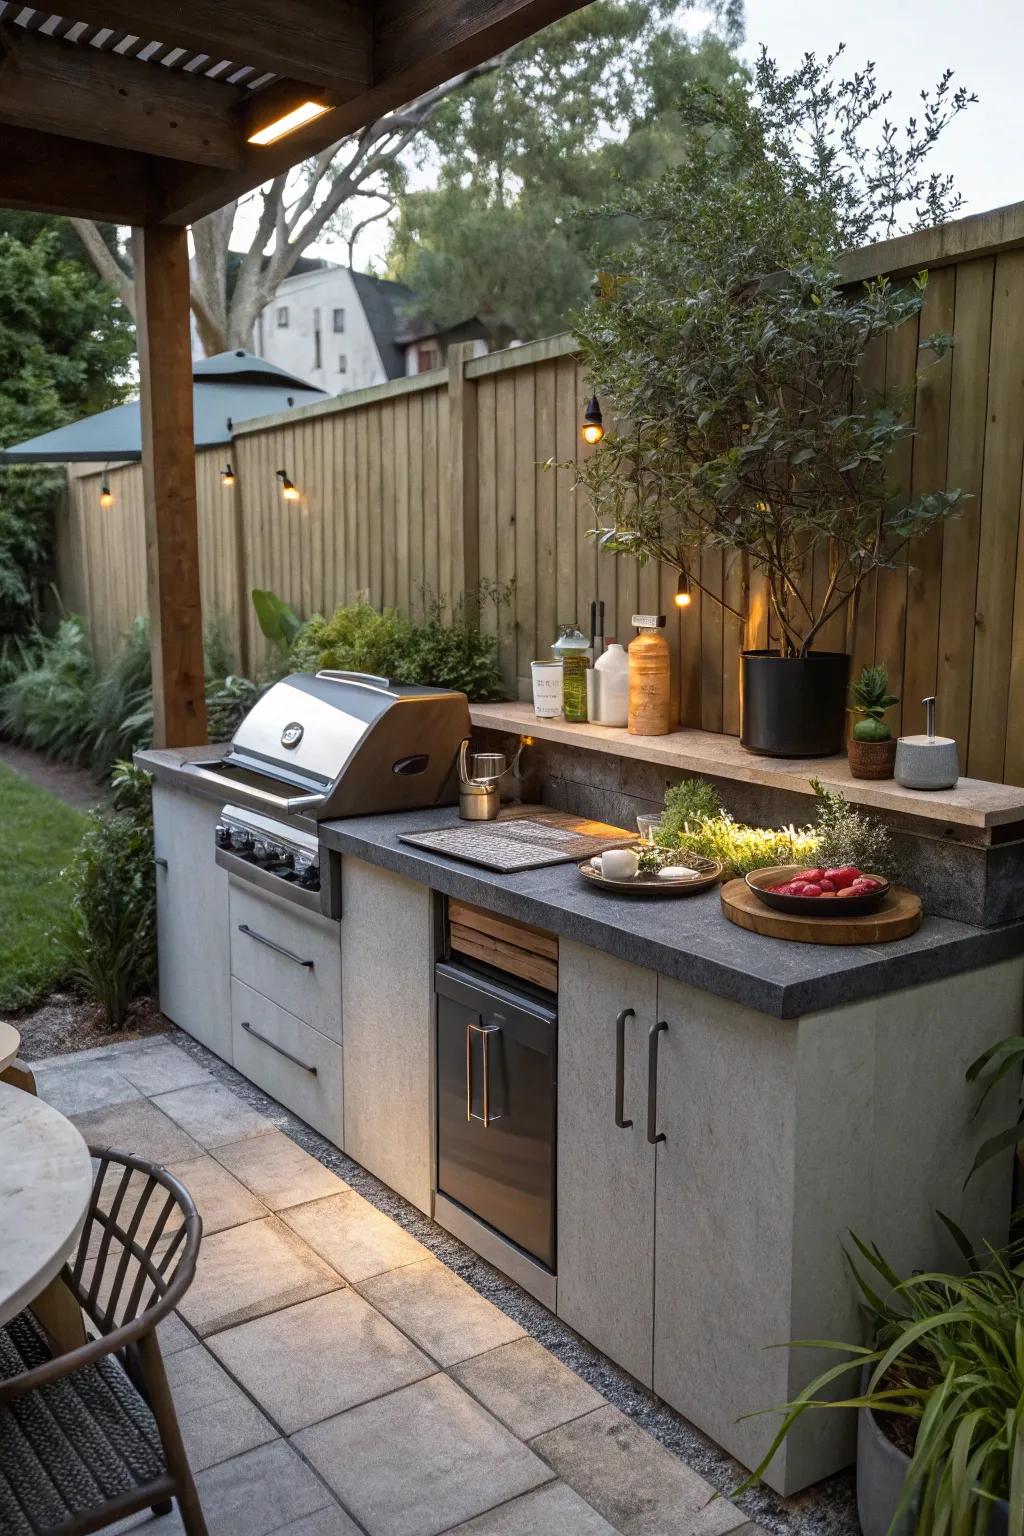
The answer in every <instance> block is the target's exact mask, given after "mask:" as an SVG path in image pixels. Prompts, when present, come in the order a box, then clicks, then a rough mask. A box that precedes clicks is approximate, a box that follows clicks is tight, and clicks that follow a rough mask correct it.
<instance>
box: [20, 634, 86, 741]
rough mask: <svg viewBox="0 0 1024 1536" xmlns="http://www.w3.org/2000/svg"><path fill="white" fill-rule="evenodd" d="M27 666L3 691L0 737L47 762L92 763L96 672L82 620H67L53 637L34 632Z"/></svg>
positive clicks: (28, 642) (29, 641)
mask: <svg viewBox="0 0 1024 1536" xmlns="http://www.w3.org/2000/svg"><path fill="white" fill-rule="evenodd" d="M22 660H23V662H24V665H23V666H22V667H21V669H20V670H17V671H16V672H15V673H14V676H13V677H11V678H10V679H9V680H8V682H7V683H5V684H4V686H3V688H2V689H0V731H2V732H3V734H4V735H5V736H9V737H11V738H12V739H13V740H14V741H20V742H23V743H24V744H25V745H26V746H29V747H34V748H35V750H36V751H37V752H45V753H46V755H47V756H48V757H54V758H57V759H59V760H62V761H64V762H70V763H76V764H78V763H82V762H85V761H87V760H88V758H89V756H90V750H91V735H90V724H91V708H92V692H93V688H94V686H95V682H96V669H95V666H94V664H93V660H92V656H91V655H90V652H89V646H88V643H87V641H86V638H85V631H84V629H83V627H82V621H81V619H77V618H68V619H62V620H61V622H60V624H58V626H57V629H56V631H55V633H54V634H53V635H52V636H47V635H44V634H43V633H42V632H41V631H40V630H35V631H33V633H32V634H31V635H30V636H29V638H28V639H27V640H26V642H25V644H24V650H23V652H22Z"/></svg>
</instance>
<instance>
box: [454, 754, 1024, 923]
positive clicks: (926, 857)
mask: <svg viewBox="0 0 1024 1536" xmlns="http://www.w3.org/2000/svg"><path fill="white" fill-rule="evenodd" d="M474 742H475V743H478V744H479V745H481V746H484V747H488V748H491V749H492V750H498V751H502V752H504V753H505V754H506V755H507V756H508V757H511V756H512V754H513V752H514V751H515V748H516V745H517V738H516V737H515V736H512V735H507V734H505V733H503V732H500V731H490V730H481V729H477V730H475V731H474ZM689 776H690V775H687V774H684V773H680V772H677V771H674V770H672V769H668V768H665V767H663V766H661V765H660V764H657V763H647V762H644V761H643V760H642V759H640V758H636V757H622V756H618V755H616V754H613V753H604V752H600V751H597V750H595V749H593V748H590V747H588V748H586V749H582V748H574V747H568V746H563V745H559V744H556V743H553V742H541V741H538V742H537V743H536V744H535V745H534V746H532V747H530V748H529V750H528V751H527V752H526V753H525V754H524V757H523V760H522V765H521V774H520V778H519V780H518V781H515V780H512V779H507V780H506V781H505V783H506V785H508V786H510V791H509V793H510V796H511V797H512V798H515V799H522V800H528V801H534V802H539V803H541V804H543V805H550V806H552V807H553V808H554V809H556V810H563V811H573V812H576V813H577V814H579V815H582V816H592V817H594V818H596V819H597V820H599V821H607V822H610V823H612V825H613V826H619V827H628V828H633V827H635V826H636V818H637V816H638V815H640V814H642V813H644V812H648V813H656V812H658V811H660V810H661V809H662V806H663V804H664V797H665V790H666V789H667V788H668V787H669V786H670V785H673V784H678V783H679V782H680V781H681V780H682V779H684V778H686V777H689ZM708 777H709V779H710V782H711V783H713V784H714V785H715V787H716V788H717V790H718V792H719V794H720V795H721V798H722V803H723V805H725V807H726V809H727V810H729V811H730V812H731V813H732V814H733V815H734V816H735V817H736V819H737V820H738V821H746V822H750V823H753V824H755V825H759V826H773V827H778V826H787V825H789V824H791V823H792V824H793V825H796V826H802V825H805V824H806V823H807V821H808V820H809V819H810V817H811V815H812V803H811V802H809V801H808V798H807V796H806V795H803V794H794V793H791V792H787V791H785V790H781V789H774V788H771V787H769V786H766V785H763V784H755V783H752V782H750V781H748V780H742V779H735V778H730V779H724V778H723V779H717V778H714V777H712V776H711V775H708ZM870 814H871V815H873V816H875V817H876V818H877V819H878V820H879V821H881V822H884V823H885V824H886V826H888V827H889V829H890V831H891V832H892V834H893V838H894V841H895V844H896V848H897V852H898V855H899V859H900V866H901V878H902V879H903V881H904V882H905V883H906V884H907V885H909V886H910V887H911V888H912V889H913V890H915V891H917V892H918V893H919V894H920V896H921V898H922V900H923V901H924V904H925V908H926V910H927V911H929V912H931V913H932V914H933V915H935V916H937V917H949V918H955V919H956V920H957V921H959V922H964V923H974V924H976V925H977V926H979V927H985V928H989V927H994V926H996V925H997V924H999V923H1005V922H1010V921H1012V920H1014V919H1017V918H1022V917H1024V841H1021V840H1013V841H1007V842H1003V843H996V844H995V845H992V844H990V843H989V842H988V841H987V840H986V839H984V838H982V837H981V836H980V835H979V834H978V833H977V832H974V831H972V830H971V829H969V828H965V827H953V826H949V825H948V824H946V823H943V822H938V823H928V822H925V821H924V820H914V819H913V818H910V817H906V816H900V815H896V814H894V813H892V812H888V811H882V810H879V811H872V812H871V813H870Z"/></svg>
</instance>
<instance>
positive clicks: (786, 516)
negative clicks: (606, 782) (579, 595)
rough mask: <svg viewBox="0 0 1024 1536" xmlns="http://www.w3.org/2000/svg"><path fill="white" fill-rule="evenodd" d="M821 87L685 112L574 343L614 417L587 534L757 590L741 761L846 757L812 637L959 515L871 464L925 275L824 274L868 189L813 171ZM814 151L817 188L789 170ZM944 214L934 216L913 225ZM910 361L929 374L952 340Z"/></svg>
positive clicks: (859, 222)
mask: <svg viewBox="0 0 1024 1536" xmlns="http://www.w3.org/2000/svg"><path fill="white" fill-rule="evenodd" d="M827 70H828V66H816V65H815V64H814V61H813V60H811V61H810V63H809V64H808V62H807V61H805V65H804V70H803V74H802V75H801V74H800V73H799V72H798V76H796V77H790V78H789V79H788V80H781V79H780V78H779V77H778V76H777V74H776V73H775V72H774V66H773V65H771V62H770V61H769V60H766V59H765V58H762V60H761V65H760V72H759V74H758V75H757V77H756V79H755V83H754V85H753V86H751V87H748V86H746V85H744V84H742V83H736V84H734V85H732V86H730V87H728V88H726V89H725V90H724V91H711V90H703V91H697V92H691V93H690V94H689V96H688V97H687V98H685V99H684V104H683V110H684V113H688V114H689V118H690V122H691V126H692V128H693V131H694V139H693V145H692V149H691V151H690V153H689V154H688V158H687V160H686V162H685V163H684V164H683V165H682V166H681V167H679V168H677V169H675V170H673V171H671V172H669V173H668V174H667V175H666V176H664V177H662V178H660V179H659V180H657V181H655V182H652V183H649V184H647V186H645V187H644V186H642V187H640V188H639V189H637V190H635V191H634V192H633V193H632V194H631V195H630V196H629V197H628V198H626V199H624V206H623V211H624V212H626V213H629V214H630V215H631V216H632V218H633V220H634V221H635V226H634V227H636V228H637V229H638V230H639V233H638V234H637V235H636V237H635V239H634V240H633V242H632V243H631V245H630V246H629V247H628V249H627V250H626V251H625V252H624V253H623V254H622V255H621V256H620V257H619V258H618V259H617V261H616V266H617V268H618V270H616V271H614V272H608V273H605V274H604V275H603V277H602V279H601V283H600V285H599V291H598V293H597V294H596V295H595V297H594V298H593V299H592V301H591V302H590V304H589V305H588V307H587V308H586V309H585V311H584V312H583V313H582V314H581V315H580V317H579V318H578V321H577V326H576V334H577V336H578V339H579V342H580V348H581V353H582V359H583V362H584V365H585V367H586V370H587V372H588V374H589V376H590V380H591V384H592V387H593V388H594V389H595V390H597V392H598V393H600V394H604V395H606V396H607V397H608V402H609V404H610V406H612V407H613V408H614V411H615V413H616V418H615V420H614V421H613V422H612V423H611V424H610V427H609V430H608V431H607V432H606V434H605V437H604V440H603V442H602V443H601V444H600V446H599V447H598V448H597V449H596V451H595V452H594V453H593V454H592V455H590V456H589V457H587V458H585V459H584V460H583V461H582V462H581V463H580V465H579V466H578V470H577V474H578V478H579V481H580V482H581V483H582V484H583V486H584V487H585V488H586V490H587V492H588V494H589V496H590V500H591V505H592V508H593V510H594V513H595V516H596V521H597V527H595V528H594V529H593V530H592V532H593V535H594V536H595V537H596V538H598V540H599V541H600V544H601V546H602V548H604V549H606V550H611V551H614V552H616V553H621V554H627V555H632V556H636V557H638V558H639V559H640V561H641V562H643V561H646V560H652V559H654V560H659V561H663V562H665V563H666V564H667V565H669V566H673V567H675V568H677V569H678V570H679V571H680V572H684V573H685V575H686V577H687V579H688V581H689V582H690V583H691V584H692V585H694V586H695V587H698V588H701V589H702V590H706V589H705V588H702V584H701V581H700V579H699V570H700V565H699V558H700V555H701V553H702V552H703V551H706V550H723V551H736V552H738V553H739V554H741V555H743V556H744V557H746V563H747V566H748V568H751V569H753V570H756V571H759V572H760V573H762V575H763V577H764V580H765V585H766V588H767V598H768V606H769V611H770V619H771V627H772V632H773V635H774V637H775V639H774V643H773V645H772V647H771V648H770V649H764V650H750V651H746V652H744V653H743V657H742V664H741V671H740V718H741V730H740V734H741V740H742V741H743V743H744V745H745V746H747V747H748V748H749V749H750V750H751V751H754V752H761V753H771V754H778V755H782V756H792V757H796V756H817V755H823V754H828V753H833V752H839V751H841V750H842V747H843V741H844V736H845V729H844V727H845V711H846V688H847V679H848V674H849V657H848V656H847V655H846V654H845V653H844V652H842V651H840V652H835V651H827V650H821V649H819V645H820V637H821V635H822V633H823V632H824V631H825V629H826V626H827V625H828V624H829V621H830V620H832V619H835V618H836V617H837V616H838V615H842V614H843V613H844V612H845V611H846V610H847V608H848V605H849V604H850V603H851V602H855V601H856V597H857V594H858V592H859V591H860V589H861V587H862V586H863V584H864V582H865V581H866V580H867V578H868V577H869V576H870V575H871V574H872V572H874V571H876V570H878V569H879V568H880V567H886V566H893V565H896V564H899V563H900V562H902V561H905V560H906V558H907V554H908V551H909V549H910V548H911V546H912V544H913V542H914V540H915V539H916V538H918V537H919V536H920V535H921V534H923V533H925V532H926V531H927V530H928V529H929V528H931V527H932V526H933V524H934V523H935V522H936V521H937V520H939V519H941V518H944V517H946V516H947V515H948V514H949V513H950V512H951V511H952V510H953V509H954V508H955V507H956V505H957V503H958V502H959V501H960V499H961V492H959V491H956V490H952V491H951V490H945V489H940V490H934V491H930V492H928V493H926V494H923V495H918V496H915V497H913V498H906V497H902V496H897V497H894V496H893V495H892V492H891V486H890V477H888V476H887V473H886V471H887V465H888V461H889V460H890V458H891V456H892V454H893V452H894V451H895V450H896V449H897V448H898V447H899V446H900V445H901V444H903V443H905V442H906V440H907V438H908V437H910V436H911V435H912V434H913V430H914V428H913V424H912V422H911V421H910V420H909V419H908V418H907V415H906V414H905V412H902V411H901V410H900V409H899V407H900V405H901V404H902V403H903V402H899V401H895V400H893V399H889V400H887V401H885V402H883V401H880V400H879V399H877V398H876V397H875V396H873V394H872V392H871V390H870V389H869V388H868V386H867V384H866V383H865V375H866V370H865V367H864V364H865V357H866V354H867V353H868V351H869V349H870V348H872V347H873V346H875V345H877V344H878V343H880V342H881V341H882V340H883V339H884V338H886V337H887V336H889V335H891V334H892V333H893V332H894V331H896V330H898V328H899V327H900V326H902V325H904V324H906V323H907V322H908V321H911V320H912V319H913V318H914V317H916V316H917V315H918V313H919V312H920V309H921V306H922V302H923V293H924V286H925V282H926V274H922V275H920V276H919V277H918V278H916V279H915V280H913V281H911V282H910V283H908V284H906V285H904V286H895V285H893V284H891V283H889V282H887V281H885V280H881V279H880V280H877V281H874V282H871V283H867V284H864V285H862V286H860V287H859V288H858V289H854V290H852V291H851V290H849V289H847V288H845V287H844V286H843V284H842V283H841V280H840V277H839V275H838V273H837V271H836V266H835V256H836V252H837V251H838V250H839V249H840V248H841V246H843V245H844V244H848V243H850V242H849V236H850V233H851V231H852V232H853V233H854V234H863V233H864V232H865V231H870V230H871V228H872V227H873V226H874V227H877V226H878V225H879V223H881V227H882V228H883V229H884V228H885V227H886V224H885V219H884V212H885V210H883V209H880V208H879V207H878V205H877V204H878V186H877V180H872V179H871V176H869V175H868V174H867V172H866V171H864V168H863V166H858V165H857V164H856V163H853V162H852V161H851V163H850V165H846V164H845V162H844V160H843V155H842V142H843V131H842V129H836V130H835V132H836V134H837V135H838V140H839V152H837V153H836V154H832V150H833V149H834V147H835V146H834V145H833V144H831V142H830V141H829V140H828V131H827V129H820V128H819V126H818V125H819V124H820V123H821V122H822V121H825V122H827V120H828V119H829V117H830V115H831V117H832V118H833V119H839V118H841V117H842V115H843V114H842V111H841V108H840V105H837V98H836V95H835V87H834V85H830V84H829V81H828V74H827ZM808 71H810V73H809V74H808V73H807V72H808ZM856 88H857V87H856V82H855V83H854V85H852V86H851V87H850V89H856ZM941 93H942V88H941V87H940V94H941ZM842 99H843V101H845V103H846V106H848V107H849V106H851V105H852V104H853V100H854V98H851V97H850V96H849V95H847V96H846V97H845V98H842ZM943 99H944V98H943ZM861 105H863V106H864V107H865V108H868V107H870V102H866V101H865V102H862V103H861ZM954 106H955V104H951V106H950V110H953V109H954ZM854 115H856V113H855V114H854ZM867 115H868V116H870V112H868V113H867ZM798 119H799V120H798ZM941 119H942V112H941V111H939V112H938V113H937V115H936V118H935V121H936V122H938V121H940V120H941ZM863 120H864V119H863V116H862V117H861V118H860V120H859V121H860V123H861V126H862V125H863ZM815 134H818V136H819V147H820V148H821V151H822V152H821V154H820V155H816V156H815V155H812V156H811V157H810V158H811V160H812V161H815V163H816V165H817V167H818V169H817V170H816V169H814V166H813V165H812V166H811V167H810V168H809V167H808V165H807V164H805V163H804V158H802V156H803V154H804V151H805V150H806V145H807V143H808V142H810V143H811V144H812V145H813V143H814V136H815ZM822 134H824V135H825V138H824V140H822V138H821V135H822ZM794 145H795V146H798V148H796V149H794V147H793V146H794ZM851 153H852V152H851ZM893 154H894V155H895V157H896V160H900V152H899V150H898V149H896V148H895V146H893ZM830 155H831V158H830ZM848 158H849V156H848ZM911 158H912V157H911V152H910V149H908V150H907V152H906V159H907V164H904V163H903V162H902V161H901V160H900V177H897V180H896V182H894V183H893V185H892V186H891V187H890V188H889V202H890V206H889V210H888V211H889V215H890V219H889V224H890V227H891V225H892V220H893V219H895V217H896V214H897V210H898V206H899V204H900V200H901V198H904V197H905V196H906V195H907V194H908V192H909V189H910V186H911V185H916V190H917V195H918V196H920V197H921V198H922V200H923V201H926V199H925V197H924V192H923V191H922V184H921V183H920V182H918V183H916V184H915V183H914V182H913V174H912V171H911V170H910V169H909V165H910V161H911ZM919 163H920V155H918V158H917V160H916V161H914V166H915V168H919ZM858 175H860V178H861V179H860V180H858ZM928 185H931V183H929V184H928ZM938 185H939V186H940V187H942V188H945V190H946V192H948V190H949V188H948V183H944V182H941V181H940V182H939V183H938ZM946 212H948V209H946V208H945V207H944V206H942V205H941V198H940V199H939V203H938V204H933V205H932V206H931V207H930V208H929V209H928V214H929V215H930V216H931V217H933V218H941V217H942V216H944V213H946ZM865 220H866V221H867V222H866V223H865ZM929 344H930V346H931V348H932V350H933V351H934V353H936V354H939V353H941V352H942V351H943V350H944V349H945V348H946V347H947V346H948V345H949V344H950V338H949V337H945V336H935V337H932V338H930V339H929ZM608 414H609V413H608V412H607V411H606V419H607V415H608ZM819 551H821V552H824V554H825V557H826V558H825V560H824V562H823V561H822V560H821V559H819V560H818V561H817V562H815V555H816V554H817V553H818V552H819ZM823 564H824V565H826V566H827V578H826V579H825V580H821V579H820V571H821V569H822V566H823ZM815 566H817V570H818V573H819V576H818V579H816V580H813V581H812V570H813V569H814V568H815ZM707 595H708V596H709V597H710V598H713V599H714V601H716V602H722V606H723V607H724V608H726V609H727V610H728V611H729V612H731V613H733V614H734V615H735V616H736V617H737V618H739V619H741V620H745V619H746V613H745V611H744V610H743V609H742V607H740V608H737V607H733V606H731V605H730V604H729V603H726V602H724V601H723V600H722V598H721V597H720V596H719V595H718V594H717V593H710V592H709V593H708V594H707Z"/></svg>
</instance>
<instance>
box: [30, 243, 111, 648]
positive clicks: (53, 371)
mask: <svg viewBox="0 0 1024 1536" xmlns="http://www.w3.org/2000/svg"><path fill="white" fill-rule="evenodd" d="M134 350H135V327H134V324H133V322H132V320H131V316H130V315H128V314H127V313H126V312H125V311H124V309H123V308H122V307H121V305H120V304H118V303H117V301H116V300H115V298H114V296H113V294H112V293H111V291H110V289H109V288H108V287H107V285H106V284H105V283H103V282H102V281H101V280H100V279H99V278H98V277H97V275H96V273H95V272H94V271H93V270H92V268H91V266H90V265H89V263H88V262H87V261H86V260H85V258H84V256H83V253H82V252H81V250H80V249H79V248H76V242H75V237H74V235H73V234H72V232H71V230H70V227H69V226H68V225H67V224H66V223H65V222H64V221H63V220H59V219H55V218H51V217H49V216H48V215H30V214H19V213H2V214H0V446H5V447H6V446H7V445H9V444H11V443H16V442H20V441H21V440H22V439H23V438H26V437H34V436H35V435H36V434H37V433H40V432H48V431H50V430H52V429H53V428H54V427H59V426H63V425H64V424H65V423H66V422H68V421H73V420H75V419H76V418H77V417H79V416H85V415H90V414H91V413H92V412H94V411H101V410H106V409H107V407H108V406H111V405H117V404H118V403H119V402H120V401H121V400H123V399H124V397H125V395H126V393H127V392H128V390H129V388H130V385H131V376H130V371H129V369H130V362H131V358H132V355H133V353H134ZM58 488H59V476H56V475H55V474H54V473H53V472H52V471H50V470H46V469H38V468H35V467H34V466H13V465H12V466H7V467H0V633H3V632H4V631H9V630H12V629H18V628H21V627H22V626H23V625H24V624H25V623H26V622H27V621H28V619H30V618H31V617H32V615H33V613H34V609H35V606H36V603H37V600H38V594H39V586H40V583H41V582H42V581H43V579H44V578H45V575H46V572H47V569H48V564H49V548H50V522H51V518H52V512H53V505H54V501H55V498H56V495H57V494H58Z"/></svg>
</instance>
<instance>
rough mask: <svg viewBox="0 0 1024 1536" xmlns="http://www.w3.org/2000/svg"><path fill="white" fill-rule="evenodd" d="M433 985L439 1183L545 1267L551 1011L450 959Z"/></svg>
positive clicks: (550, 1183)
mask: <svg viewBox="0 0 1024 1536" xmlns="http://www.w3.org/2000/svg"><path fill="white" fill-rule="evenodd" d="M436 987H437V1134H438V1159H437V1161H438V1177H437V1185H438V1189H439V1191H440V1192H441V1193H442V1194H444V1195H447V1196H448V1198H449V1199H450V1200H455V1201H457V1202H458V1203H459V1204H460V1205H461V1206H463V1207H464V1208H465V1209H466V1210H467V1211H471V1212H472V1213H473V1214H474V1215H475V1216H477V1217H479V1218H480V1220H481V1221H485V1222H487V1223H488V1225H489V1226H491V1227H493V1228H494V1229H495V1231H497V1232H500V1233H501V1234H502V1235H503V1236H505V1237H507V1238H508V1239H509V1240H510V1241H511V1242H513V1243H516V1244H517V1245H518V1246H519V1247H520V1248H522V1249H524V1250H525V1251H526V1252H527V1253H529V1254H532V1255H533V1257H534V1258H536V1259H538V1260H539V1261H540V1262H541V1263H542V1264H546V1265H547V1266H548V1267H549V1268H550V1269H553V1268H554V1264H555V1189H554V1183H555V1110H556V1086H555V1077H556V1062H557V1054H556V1038H557V1022H556V1021H557V1016H556V1013H555V1010H554V1009H553V1008H546V1007H545V1006H544V1005H543V1004H542V1003H540V1002H538V1001H535V1000H534V999H533V998H529V997H524V996H522V995H520V994H518V993H515V992H513V991H511V990H506V989H505V988H504V987H503V986H501V985H500V984H499V983H492V982H491V981H489V980H485V979H483V978H481V977H479V976H477V975H475V974H474V973H473V972H471V971H467V970H463V969H462V968H461V967H459V966H455V965H450V964H448V963H443V964H441V965H438V967H437V970H436Z"/></svg>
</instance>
